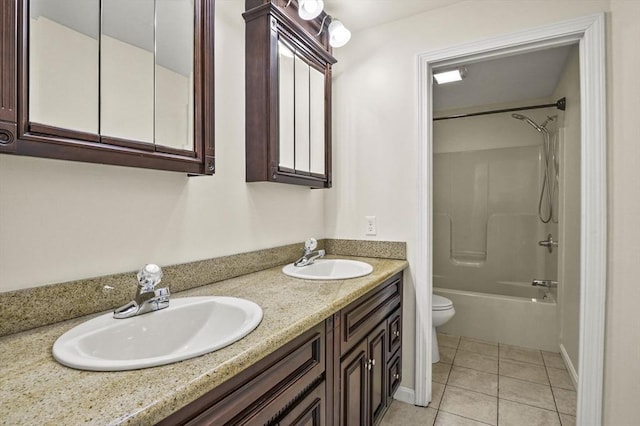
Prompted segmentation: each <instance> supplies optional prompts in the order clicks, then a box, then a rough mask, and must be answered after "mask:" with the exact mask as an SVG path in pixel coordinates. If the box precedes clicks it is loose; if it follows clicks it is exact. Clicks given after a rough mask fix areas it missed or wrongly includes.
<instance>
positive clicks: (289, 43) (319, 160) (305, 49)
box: [243, 0, 336, 188]
mask: <svg viewBox="0 0 640 426" xmlns="http://www.w3.org/2000/svg"><path fill="white" fill-rule="evenodd" d="M297 7H298V4H297V1H296V0H292V1H288V0H246V1H245V9H246V12H245V13H244V14H243V16H244V19H245V22H246V46H245V55H246V60H245V67H246V167H247V169H246V179H247V182H258V181H269V182H280V183H288V184H295V185H304V186H309V187H312V188H330V187H331V66H332V65H333V64H334V63H335V62H336V60H335V58H333V56H332V55H331V47H330V46H329V43H328V37H327V32H326V31H320V27H321V25H322V20H323V18H324V17H325V16H326V14H325V13H322V14H321V15H320V16H319V17H317V18H315V19H314V20H311V21H305V20H302V19H301V18H300V17H299V16H298V13H297ZM318 34H319V35H318Z"/></svg>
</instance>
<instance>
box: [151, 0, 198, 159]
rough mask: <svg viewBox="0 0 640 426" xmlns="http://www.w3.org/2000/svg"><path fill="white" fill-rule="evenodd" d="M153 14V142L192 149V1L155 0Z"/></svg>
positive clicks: (174, 147)
mask: <svg viewBox="0 0 640 426" xmlns="http://www.w3.org/2000/svg"><path fill="white" fill-rule="evenodd" d="M155 16H156V37H155V69H154V70H155V104H154V113H155V117H154V136H155V139H154V140H155V144H156V146H157V149H162V148H160V146H163V147H168V148H173V149H178V150H184V151H193V149H194V126H193V120H194V97H193V92H194V73H193V71H194V70H193V68H194V59H195V58H194V45H193V40H194V31H193V30H194V28H193V16H194V3H193V1H192V0H180V1H178V0H156V14H155Z"/></svg>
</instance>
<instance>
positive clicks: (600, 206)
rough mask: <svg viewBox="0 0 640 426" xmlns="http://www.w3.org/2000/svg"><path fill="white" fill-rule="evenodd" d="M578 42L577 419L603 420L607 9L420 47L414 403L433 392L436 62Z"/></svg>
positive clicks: (424, 400) (582, 422)
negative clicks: (494, 34) (489, 35)
mask: <svg viewBox="0 0 640 426" xmlns="http://www.w3.org/2000/svg"><path fill="white" fill-rule="evenodd" d="M576 43H578V44H579V48H580V95H581V105H580V113H581V166H582V167H581V171H580V173H581V175H580V176H581V181H580V186H581V201H580V202H581V212H580V217H581V221H582V222H581V229H580V239H581V241H580V331H579V339H580V343H579V354H578V356H579V358H578V359H579V361H578V364H579V365H578V377H579V381H578V387H577V413H576V414H577V424H580V425H593V426H600V425H601V424H602V397H603V367H604V330H605V296H606V269H607V268H606V266H607V250H606V248H607V190H606V184H607V179H606V178H607V176H606V173H607V171H606V165H607V156H606V142H607V141H606V75H605V64H606V62H605V59H606V58H605V17H604V14H603V13H600V14H596V15H589V16H585V17H581V18H576V19H571V20H567V21H562V22H559V23H555V24H551V25H545V26H542V27H537V28H533V29H530V30H526V31H519V32H515V33H510V34H506V35H503V36H499V37H493V38H489V39H486V40H481V41H476V42H471V43H466V44H462V45H458V46H454V47H450V48H446V49H440V50H434V51H431V52H426V53H423V54H420V55H418V58H417V59H418V61H417V62H418V64H417V77H418V82H417V84H418V140H417V143H418V170H417V173H418V185H417V188H416V190H417V192H416V197H417V200H418V212H417V214H418V217H417V221H418V227H417V231H418V232H417V241H416V242H417V244H416V258H417V259H427V260H428V261H426V262H417V263H416V264H415V265H413V268H414V271H415V277H414V280H415V283H416V284H415V291H416V336H415V338H416V354H415V359H416V364H415V394H414V398H415V404H416V405H421V406H426V405H427V404H428V402H429V401H430V400H431V345H432V342H431V324H432V323H431V294H432V291H433V283H432V261H431V259H432V235H433V233H432V223H433V221H432V214H433V210H432V194H433V187H432V170H433V169H432V167H433V150H432V147H433V121H432V119H433V115H432V114H433V108H432V105H433V91H432V84H433V83H432V80H433V78H432V69H433V67H434V66H436V65H437V66H445V65H452V66H453V65H455V64H460V63H463V62H464V61H469V60H471V59H473V60H479V59H489V58H496V57H500V56H503V55H510V54H517V53H526V52H530V51H534V50H540V49H545V48H552V47H558V46H562V45H567V44H576Z"/></svg>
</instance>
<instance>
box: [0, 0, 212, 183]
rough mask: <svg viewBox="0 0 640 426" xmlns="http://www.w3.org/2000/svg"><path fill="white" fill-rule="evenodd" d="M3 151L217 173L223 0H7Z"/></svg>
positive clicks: (0, 107)
mask: <svg viewBox="0 0 640 426" xmlns="http://www.w3.org/2000/svg"><path fill="white" fill-rule="evenodd" d="M1 1H2V3H1V5H0V23H1V28H0V36H1V37H2V39H1V40H0V44H1V46H2V51H1V53H0V64H1V68H2V75H1V78H0V152H3V153H9V154H15V155H27V156H35V157H45V158H56V159H63V160H74V161H84V162H91V163H102V164H113V165H121V166H131V167H142V168H149V169H159V170H170V171H177V172H186V173H189V174H213V172H214V170H215V161H214V159H215V156H214V113H213V106H214V93H213V90H214V85H213V83H214V79H213V77H214V76H213V72H214V63H213V47H214V44H213V43H214V41H213V34H214V7H215V0H195V1H194V2H189V1H184V2H174V1H168V0H141V1H137V2H133V3H132V2H129V1H126V0H101V1H100V0H1Z"/></svg>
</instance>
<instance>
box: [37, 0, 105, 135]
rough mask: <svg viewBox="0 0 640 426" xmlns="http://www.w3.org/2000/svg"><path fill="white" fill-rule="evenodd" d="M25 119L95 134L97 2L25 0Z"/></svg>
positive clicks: (98, 60)
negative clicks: (27, 0) (26, 109)
mask: <svg viewBox="0 0 640 426" xmlns="http://www.w3.org/2000/svg"><path fill="white" fill-rule="evenodd" d="M29 6H30V8H29V21H28V22H29V51H28V52H29V71H30V72H29V118H30V120H31V121H33V122H35V123H40V124H43V125H47V126H51V127H55V128H61V129H70V130H74V131H78V132H85V133H91V134H94V135H97V134H98V133H99V132H100V130H99V127H100V122H99V99H100V87H99V64H100V43H99V39H100V1H99V0H75V1H73V0H31V1H30V4H29Z"/></svg>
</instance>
